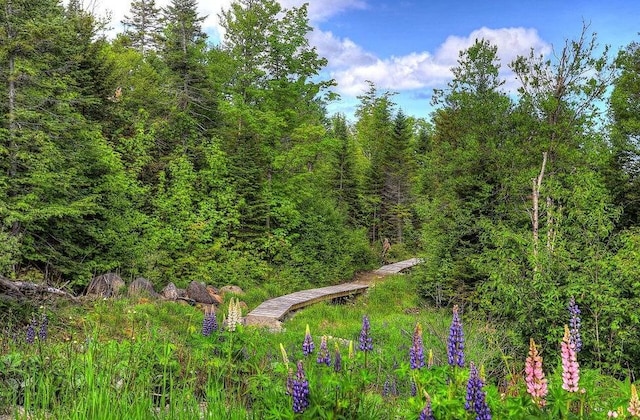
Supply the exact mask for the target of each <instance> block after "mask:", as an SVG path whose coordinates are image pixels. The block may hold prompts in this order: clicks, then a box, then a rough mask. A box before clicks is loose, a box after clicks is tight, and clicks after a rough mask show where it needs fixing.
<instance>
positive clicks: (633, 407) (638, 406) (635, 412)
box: [627, 384, 640, 417]
mask: <svg viewBox="0 0 640 420" xmlns="http://www.w3.org/2000/svg"><path fill="white" fill-rule="evenodd" d="M627 411H629V414H631V417H640V399H638V391H637V390H636V386H635V385H633V384H632V385H631V399H630V400H629V407H627Z"/></svg>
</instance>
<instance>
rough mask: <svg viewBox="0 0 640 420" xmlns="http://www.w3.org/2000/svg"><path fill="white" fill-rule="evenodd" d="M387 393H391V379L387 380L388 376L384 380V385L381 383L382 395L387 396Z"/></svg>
mask: <svg viewBox="0 0 640 420" xmlns="http://www.w3.org/2000/svg"><path fill="white" fill-rule="evenodd" d="M389 395H391V381H390V380H389V377H387V379H386V380H385V381H384V385H382V396H383V397H388V396H389Z"/></svg>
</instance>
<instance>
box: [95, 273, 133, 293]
mask: <svg viewBox="0 0 640 420" xmlns="http://www.w3.org/2000/svg"><path fill="white" fill-rule="evenodd" d="M124 286H125V284H124V281H123V280H122V278H121V277H120V276H119V275H117V274H116V273H106V274H101V275H99V276H97V277H94V278H93V279H91V282H90V283H89V286H87V295H94V296H100V297H105V298H109V297H113V296H116V295H118V294H119V293H120V290H121V289H122V288H124Z"/></svg>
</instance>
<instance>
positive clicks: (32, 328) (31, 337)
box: [25, 317, 38, 344]
mask: <svg viewBox="0 0 640 420" xmlns="http://www.w3.org/2000/svg"><path fill="white" fill-rule="evenodd" d="M37 326H38V323H37V322H36V319H35V317H34V318H32V319H31V322H30V323H29V325H28V326H27V332H26V337H25V339H26V341H27V343H28V344H33V343H34V342H35V340H36V327H37Z"/></svg>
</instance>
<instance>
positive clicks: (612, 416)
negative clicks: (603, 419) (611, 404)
mask: <svg viewBox="0 0 640 420" xmlns="http://www.w3.org/2000/svg"><path fill="white" fill-rule="evenodd" d="M607 417H608V418H610V419H617V418H618V412H617V411H613V410H609V411H608V412H607Z"/></svg>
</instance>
